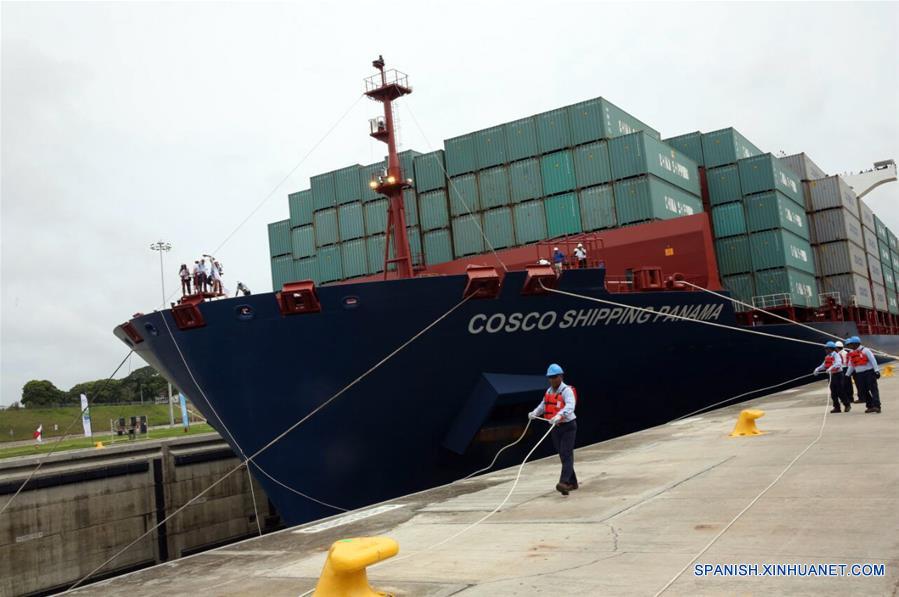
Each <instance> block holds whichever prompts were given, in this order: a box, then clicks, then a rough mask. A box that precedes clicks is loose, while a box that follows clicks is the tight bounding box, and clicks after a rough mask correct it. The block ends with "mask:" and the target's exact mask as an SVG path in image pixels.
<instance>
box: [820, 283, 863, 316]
mask: <svg viewBox="0 0 899 597" xmlns="http://www.w3.org/2000/svg"><path fill="white" fill-rule="evenodd" d="M821 291H822V292H835V293H837V294H838V295H839V297H840V304H842V305H844V306H847V307H848V306H850V305H856V306H858V307H864V308H865V309H871V308H873V307H874V301H873V299H872V298H871V286H870V285H869V284H868V278H866V277H864V276H860V275H858V274H843V275H841V276H830V277H827V278H822V279H821Z"/></svg>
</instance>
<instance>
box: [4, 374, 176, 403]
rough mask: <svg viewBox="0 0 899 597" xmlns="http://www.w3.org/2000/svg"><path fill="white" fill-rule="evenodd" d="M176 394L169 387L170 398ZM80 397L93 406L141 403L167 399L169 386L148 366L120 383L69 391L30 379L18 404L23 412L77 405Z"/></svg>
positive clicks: (92, 384)
mask: <svg viewBox="0 0 899 597" xmlns="http://www.w3.org/2000/svg"><path fill="white" fill-rule="evenodd" d="M177 393H178V389H177V388H175V387H174V386H172V395H176V394H177ZM81 394H85V395H86V396H87V397H88V400H90V401H91V403H92V404H115V403H119V402H140V401H141V400H154V399H155V398H156V397H157V396H168V382H167V381H166V379H165V378H164V377H163V376H162V375H160V374H159V372H158V371H156V370H155V369H153V367H150V366H147V367H141V368H140V369H135V370H134V371H132V372H131V373H129V374H128V376H127V377H124V378H122V379H110V380H105V379H97V380H93V381H83V382H81V383H78V384H75V385H74V386H72V387H71V388H70V389H69V390H68V391H63V390H60V389H59V388H57V387H56V386H55V385H54V384H53V382H51V381H49V380H46V379H32V380H31V381H29V382H28V383H26V384H25V386H24V387H23V388H22V401H21V402H22V405H23V406H25V407H26V408H40V407H43V406H55V405H66V404H73V405H79V404H81Z"/></svg>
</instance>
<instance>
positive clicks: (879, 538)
mask: <svg viewBox="0 0 899 597" xmlns="http://www.w3.org/2000/svg"><path fill="white" fill-rule="evenodd" d="M897 380H899V378H896V377H894V378H883V379H881V380H880V388H881V399H882V402H883V413H882V414H865V413H864V410H865V409H864V405H863V404H853V409H852V412H850V413H841V414H825V413H826V412H827V411H829V410H830V404H829V400H828V399H827V390H826V383H825V382H823V381H819V382H816V383H815V384H813V385H809V386H805V387H803V388H798V389H794V390H789V391H787V392H783V393H780V394H775V395H772V396H768V397H765V398H761V399H758V400H753V401H751V402H747V403H742V404H739V405H736V406H733V407H727V408H724V409H722V410H718V411H714V412H711V413H706V414H702V415H698V416H696V417H693V418H690V419H686V420H684V421H680V422H677V423H672V424H668V425H663V426H660V427H656V428H652V429H648V430H645V431H641V432H639V433H635V434H631V435H628V436H624V437H620V438H617V439H614V440H610V441H606V442H602V443H599V444H595V445H593V446H589V447H585V448H581V449H579V450H577V452H576V455H575V463H576V464H575V466H576V470H577V474H578V478H579V480H580V483H581V487H580V489H578V490H577V491H574V492H572V493H571V495H570V496H568V497H563V496H561V495H560V494H559V493H558V492H556V491H555V489H554V487H555V484H556V482H557V480H558V474H559V463H558V459H557V458H547V459H543V460H539V461H535V462H533V463H528V464H527V465H526V466H525V467H524V470H523V474H522V476H521V480H520V482H519V484H518V485H517V487H516V489H515V491H514V493H513V494H512V496H511V498H510V499H509V501H508V502H507V503H506V505H505V506H504V507H503V509H502V510H501V511H500V512H497V513H496V514H495V515H494V516H492V517H491V518H489V519H488V520H486V521H485V522H483V523H482V524H480V525H478V526H476V527H474V528H472V529H470V530H469V531H467V532H466V533H465V534H463V535H461V536H459V537H457V538H455V539H453V540H451V541H449V542H447V543H445V544H443V545H440V546H439V547H436V548H433V549H430V550H426V548H428V547H429V546H433V545H434V544H436V543H438V542H440V541H442V540H444V539H445V538H446V537H448V536H450V535H452V534H453V533H456V532H458V531H459V530H461V529H462V528H464V527H465V526H467V525H469V524H471V523H472V522H474V521H476V520H478V519H479V518H481V517H482V516H484V514H486V513H487V512H489V511H490V510H492V509H493V508H494V507H495V506H496V505H497V504H499V503H500V502H501V501H502V500H503V498H504V497H505V496H506V495H507V493H508V492H509V490H510V488H511V486H512V482H513V480H514V478H515V474H516V472H517V471H516V468H511V469H505V470H502V471H498V472H495V473H491V474H488V475H485V476H482V477H478V478H475V479H471V480H468V481H462V482H457V483H454V484H452V485H449V486H446V487H441V488H436V489H433V490H429V491H426V492H422V493H419V494H415V495H411V496H407V497H404V498H400V499H396V500H393V501H391V502H388V503H387V504H382V505H380V506H374V507H369V508H366V509H364V510H361V511H358V512H356V513H351V514H343V515H340V516H335V517H333V518H331V519H326V521H319V522H317V523H311V524H308V525H304V526H300V527H294V528H291V529H287V530H284V531H279V532H277V533H273V534H270V535H266V536H264V537H260V538H256V539H251V540H247V541H244V542H242V543H238V544H233V545H228V546H226V547H222V548H219V549H216V550H213V551H209V552H205V553H201V554H197V555H194V556H190V557H188V558H183V559H180V560H176V561H172V562H169V563H166V564H162V565H159V566H156V567H153V568H148V569H145V570H142V571H138V572H135V573H132V574H129V575H126V576H122V577H119V578H115V579H111V580H108V581H104V582H101V583H97V584H94V585H89V586H87V587H84V588H83V589H80V590H79V591H78V593H79V594H98V595H122V596H126V595H127V596H129V597H136V596H141V595H147V596H150V595H153V596H156V595H188V594H190V595H221V596H234V595H266V596H267V597H276V596H281V595H284V596H288V595H289V596H294V597H296V596H297V595H301V594H304V593H305V592H306V591H309V590H311V589H313V588H314V587H315V584H316V582H317V579H318V576H319V574H320V572H321V569H322V566H323V564H324V561H325V556H326V552H327V549H328V547H329V546H330V545H331V543H332V542H334V541H336V540H338V539H343V538H348V537H360V536H373V535H385V536H388V537H392V538H394V539H396V540H397V541H398V542H399V545H400V554H399V556H397V557H396V558H394V559H393V560H388V561H386V562H384V563H382V564H379V565H376V566H374V567H371V568H369V580H370V582H371V584H372V586H373V587H374V588H376V589H378V590H380V591H387V592H391V593H395V594H396V595H423V596H434V597H436V596H448V595H466V596H487V595H490V596H495V595H579V596H586V595H656V594H657V593H658V592H659V591H660V590H662V589H663V588H664V587H666V585H667V584H668V583H669V581H671V580H672V579H673V578H675V576H677V575H678V573H679V572H680V571H682V570H684V568H685V567H686V570H685V571H684V572H683V573H682V574H680V576H677V579H676V580H674V582H673V583H671V584H670V586H669V587H668V588H667V589H666V590H665V591H664V593H663V594H665V595H810V596H811V595H816V596H817V595H841V596H842V595H892V596H895V595H899V441H897V440H899V400H897V396H899V381H897ZM637 408H639V406H637ZM745 408H760V409H762V410H764V411H765V413H766V414H765V415H764V417H762V418H761V419H759V420H758V426H759V428H760V429H761V430H763V431H765V432H766V433H765V434H764V435H759V436H753V437H738V438H732V437H729V433H730V431H731V430H732V428H733V426H734V423H735V421H736V419H737V416H738V414H739V412H740V411H741V410H742V409H745ZM822 423H823V424H824V426H823V433H821V430H822ZM819 433H820V434H821V437H820V440H819V441H818V442H817V443H816V444H814V445H813V446H812V447H811V448H810V449H808V451H807V452H806V453H805V454H804V455H803V456H802V457H801V458H799V459H798V460H797V461H796V462H795V463H794V464H793V465H792V467H791V468H790V469H789V470H788V471H787V472H786V473H783V471H784V469H785V468H786V467H787V466H788V465H789V464H790V463H791V461H793V460H794V459H795V458H796V457H797V456H798V455H799V454H800V453H802V452H803V450H805V449H806V448H807V447H808V446H809V445H810V444H811V443H812V442H813V441H815V439H816V438H817V437H818V436H819ZM531 441H536V438H534V439H533V440H531ZM546 441H549V440H548V439H547V440H546ZM782 473H783V476H782V477H781V478H780V479H779V480H778V481H777V483H776V484H774V486H773V487H771V488H770V489H769V490H768V491H767V492H766V493H765V494H764V495H763V496H762V497H760V498H758V500H757V501H756V502H755V503H754V504H753V505H752V506H751V507H750V508H749V509H748V510H747V511H745V513H743V514H742V516H740V517H739V518H738V519H737V520H736V522H734V523H733V524H732V526H730V528H728V529H727V530H726V532H724V533H723V534H722V535H721V536H720V537H719V538H718V539H717V541H715V542H714V543H713V544H712V545H711V547H708V546H709V543H710V542H712V540H713V539H714V538H715V537H716V535H719V533H721V531H722V530H723V529H724V528H725V527H727V525H728V524H729V523H731V522H732V521H733V520H734V518H735V517H737V515H738V514H739V513H740V512H741V511H743V510H744V509H745V508H746V507H747V506H749V505H750V504H751V503H752V502H753V500H755V499H756V498H757V496H759V494H760V493H761V492H762V491H763V490H764V489H765V488H766V487H768V486H769V485H770V484H771V483H772V481H774V480H775V479H776V478H777V477H778V476H779V475H781V474H782ZM410 474H414V471H410ZM323 522H324V524H323ZM706 547H708V550H707V551H705V553H703V554H702V555H700V556H699V557H698V558H696V560H695V564H699V565H707V564H710V565H715V564H722V565H739V564H745V565H747V566H757V570H758V575H751V576H734V575H727V576H713V575H704V576H698V575H696V574H694V569H695V568H694V564H693V563H692V562H693V559H694V557H696V556H697V554H699V553H700V552H701V551H702V550H703V549H705V548H706ZM423 550H426V551H423ZM400 558H405V559H400ZM766 564H769V565H770V564H774V565H784V567H782V568H781V569H780V572H781V574H788V573H789V572H790V571H791V570H792V571H793V572H796V571H799V570H802V569H801V568H795V567H794V568H792V569H791V568H786V566H787V565H791V564H800V565H809V564H834V565H835V566H834V567H831V568H830V571H831V572H833V573H839V571H840V568H839V566H840V565H845V569H844V571H845V574H846V575H845V576H796V575H789V576H788V575H779V576H762V574H763V572H764V571H765V570H766V569H765V567H764V566H765V565H766ZM853 564H872V565H874V567H873V568H869V569H867V571H868V572H871V573H872V574H873V575H867V576H852V575H851V574H852V568H851V566H852V565H853ZM878 566H881V567H882V569H883V574H882V575H877V567H878ZM768 570H769V571H772V572H773V571H774V569H768ZM721 571H722V572H723V571H724V570H723V569H722V570H721ZM744 571H750V572H751V571H752V569H751V568H749V569H745V570H744ZM859 571H860V572H864V571H865V570H864V569H861V570H859Z"/></svg>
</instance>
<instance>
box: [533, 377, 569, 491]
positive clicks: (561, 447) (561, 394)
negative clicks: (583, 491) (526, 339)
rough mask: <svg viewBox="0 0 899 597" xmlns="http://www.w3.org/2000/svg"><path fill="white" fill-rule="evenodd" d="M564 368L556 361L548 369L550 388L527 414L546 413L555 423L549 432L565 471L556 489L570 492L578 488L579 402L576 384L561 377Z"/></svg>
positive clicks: (544, 416)
mask: <svg viewBox="0 0 899 597" xmlns="http://www.w3.org/2000/svg"><path fill="white" fill-rule="evenodd" d="M564 373H565V372H564V371H562V368H561V367H560V366H558V365H556V364H555V363H553V364H552V365H550V366H549V368H548V369H547V370H546V377H547V378H548V379H549V388H548V389H547V390H546V393H545V394H544V395H543V401H541V402H540V404H538V405H537V408H535V409H534V410H532V411H531V412H530V413H529V414H528V418H530V419H537V418H540V417H543V418H544V419H547V420H548V421H549V422H550V424H551V425H552V426H553V430H552V431H551V432H550V435H551V436H552V440H553V446H554V447H555V448H556V451H557V452H558V453H559V460H561V461H562V473H561V474H560V475H559V482H558V483H557V484H556V491H558V492H559V493H561V494H562V495H568V493H569V492H570V491H574V490H575V489H577V488H578V484H577V475H576V474H575V472H574V440H575V437H576V436H577V421H575V419H576V417H575V414H574V408H575V406H577V394H576V393H575V390H574V388H573V387H571V386H569V385H566V384H565V383H564V382H563V381H562V375H563V374H564Z"/></svg>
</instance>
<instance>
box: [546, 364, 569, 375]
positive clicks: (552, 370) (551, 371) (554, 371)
mask: <svg viewBox="0 0 899 597" xmlns="http://www.w3.org/2000/svg"><path fill="white" fill-rule="evenodd" d="M563 373H565V372H564V371H562V368H561V367H559V366H558V365H556V364H555V363H553V364H552V365H550V366H549V368H548V369H547V370H546V377H554V376H556V375H562V374H563Z"/></svg>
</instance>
